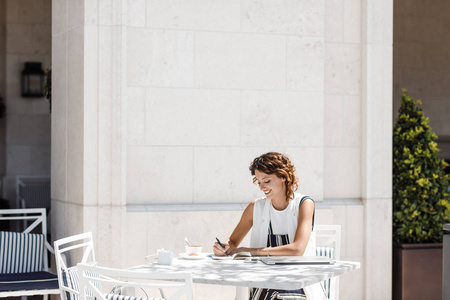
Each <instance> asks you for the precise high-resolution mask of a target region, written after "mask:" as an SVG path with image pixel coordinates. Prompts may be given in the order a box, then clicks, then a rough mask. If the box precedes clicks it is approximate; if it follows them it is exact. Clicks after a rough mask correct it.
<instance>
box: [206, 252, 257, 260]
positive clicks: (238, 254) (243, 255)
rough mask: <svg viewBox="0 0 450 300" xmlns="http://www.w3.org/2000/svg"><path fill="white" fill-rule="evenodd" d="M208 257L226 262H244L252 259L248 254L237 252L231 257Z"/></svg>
mask: <svg viewBox="0 0 450 300" xmlns="http://www.w3.org/2000/svg"><path fill="white" fill-rule="evenodd" d="M210 257H211V258H212V259H214V260H227V259H235V260H237V259H239V260H245V259H246V258H249V257H252V254H251V253H250V252H238V253H236V254H233V255H229V256H214V255H210Z"/></svg>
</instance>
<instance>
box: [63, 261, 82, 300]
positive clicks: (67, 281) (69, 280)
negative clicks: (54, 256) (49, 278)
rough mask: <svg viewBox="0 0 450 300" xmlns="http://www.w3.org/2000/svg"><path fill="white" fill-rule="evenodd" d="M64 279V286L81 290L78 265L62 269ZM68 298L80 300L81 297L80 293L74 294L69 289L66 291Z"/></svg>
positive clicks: (69, 299)
mask: <svg viewBox="0 0 450 300" xmlns="http://www.w3.org/2000/svg"><path fill="white" fill-rule="evenodd" d="M62 280H63V284H64V286H66V287H68V288H70V289H72V290H75V291H77V292H78V291H80V284H79V281H80V280H79V277H78V268H77V267H71V268H68V269H67V270H63V271H62ZM66 298H67V300H78V299H79V295H77V294H73V293H69V292H68V291H66Z"/></svg>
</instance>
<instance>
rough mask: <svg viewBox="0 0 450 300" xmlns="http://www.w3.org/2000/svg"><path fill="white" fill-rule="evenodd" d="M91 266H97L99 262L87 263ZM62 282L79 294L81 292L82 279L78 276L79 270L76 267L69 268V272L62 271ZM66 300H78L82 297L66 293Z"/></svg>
mask: <svg viewBox="0 0 450 300" xmlns="http://www.w3.org/2000/svg"><path fill="white" fill-rule="evenodd" d="M87 264H88V265H90V266H96V265H97V262H96V261H92V262H89V263H87ZM61 273H62V280H63V284H64V286H66V287H68V288H70V289H72V290H75V291H77V292H79V291H80V279H79V278H80V277H79V274H78V268H77V267H76V266H74V267H70V268H67V270H62V272H61ZM66 298H67V300H78V299H79V298H80V296H79V295H78V294H73V293H70V292H68V291H66Z"/></svg>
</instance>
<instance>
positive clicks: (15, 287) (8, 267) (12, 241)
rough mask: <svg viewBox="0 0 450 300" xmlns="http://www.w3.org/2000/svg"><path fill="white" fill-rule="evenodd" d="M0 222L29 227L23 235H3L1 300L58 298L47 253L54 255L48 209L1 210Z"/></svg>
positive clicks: (7, 233)
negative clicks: (25, 297) (50, 238)
mask: <svg viewBox="0 0 450 300" xmlns="http://www.w3.org/2000/svg"><path fill="white" fill-rule="evenodd" d="M0 221H9V222H11V221H18V222H23V223H24V224H25V225H27V226H26V227H25V228H24V230H23V231H22V232H11V231H1V232H0V297H17V296H31V295H43V296H44V299H48V295H49V294H59V289H58V281H57V276H56V275H55V274H52V273H50V272H49V263H48V253H49V252H51V253H54V251H53V248H52V247H51V245H50V244H49V243H48V242H47V224H46V213H45V209H44V208H33V209H4V210H0ZM30 223H31V224H30ZM28 224H29V225H28ZM39 227H40V229H39Z"/></svg>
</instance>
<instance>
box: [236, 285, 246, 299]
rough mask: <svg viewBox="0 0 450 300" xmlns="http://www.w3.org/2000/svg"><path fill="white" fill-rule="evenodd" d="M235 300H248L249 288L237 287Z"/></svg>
mask: <svg viewBox="0 0 450 300" xmlns="http://www.w3.org/2000/svg"><path fill="white" fill-rule="evenodd" d="M234 299H235V300H248V287H244V286H237V287H236V298H234Z"/></svg>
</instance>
